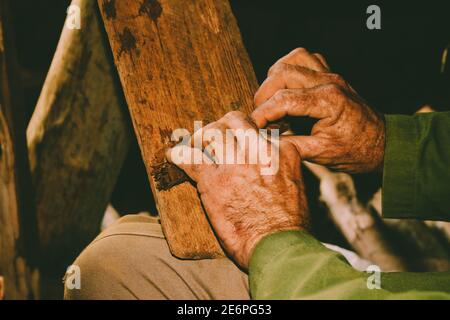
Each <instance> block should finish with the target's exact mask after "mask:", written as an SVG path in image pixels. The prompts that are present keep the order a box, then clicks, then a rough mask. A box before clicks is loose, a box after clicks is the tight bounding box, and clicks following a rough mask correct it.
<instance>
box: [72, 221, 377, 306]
mask: <svg viewBox="0 0 450 320" xmlns="http://www.w3.org/2000/svg"><path fill="white" fill-rule="evenodd" d="M326 246H327V247H329V248H330V249H332V250H335V251H338V252H340V253H342V254H343V255H344V256H345V257H346V258H347V260H348V261H349V262H350V264H352V265H353V267H355V268H356V269H359V270H365V269H366V268H367V266H368V265H370V262H368V261H365V260H363V259H361V258H359V257H358V256H356V255H355V254H354V253H352V252H350V251H347V250H345V249H342V248H339V247H336V246H333V245H327V244H326ZM74 265H75V266H78V267H79V270H80V280H81V281H80V284H81V288H80V289H68V288H67V287H68V286H67V285H66V290H65V294H64V296H65V298H66V299H171V300H172V299H178V300H179V299H187V300H191V299H201V300H204V299H222V300H229V299H250V295H249V288H248V277H247V275H246V274H245V273H244V272H242V271H241V270H239V268H237V267H236V266H235V265H234V263H233V262H232V261H231V260H229V259H227V258H222V259H214V260H180V259H177V258H175V257H173V256H172V255H171V254H170V251H169V248H168V246H167V243H166V240H165V239H164V235H163V233H162V230H161V226H160V224H159V223H158V222H157V220H156V219H155V218H150V217H148V216H143V215H129V216H125V217H123V218H121V219H119V220H118V221H117V222H115V223H114V224H113V225H112V226H110V227H109V228H107V229H106V230H105V231H104V232H102V233H101V234H100V235H99V236H98V237H97V238H96V239H95V240H94V241H93V242H92V243H91V244H90V245H89V246H88V247H87V248H86V249H85V250H84V251H83V252H82V253H81V255H80V256H79V257H78V258H77V260H76V261H75V262H74Z"/></svg>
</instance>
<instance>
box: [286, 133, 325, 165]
mask: <svg viewBox="0 0 450 320" xmlns="http://www.w3.org/2000/svg"><path fill="white" fill-rule="evenodd" d="M280 140H281V141H284V142H289V143H291V144H292V145H294V146H295V148H296V149H297V151H298V153H299V154H300V158H301V159H302V160H314V159H315V158H316V157H317V156H318V155H320V154H321V153H322V152H323V150H324V148H323V144H322V143H321V139H320V138H317V137H314V136H281V137H280Z"/></svg>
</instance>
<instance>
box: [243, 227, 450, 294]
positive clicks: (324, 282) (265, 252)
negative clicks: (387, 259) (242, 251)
mask: <svg viewBox="0 0 450 320" xmlns="http://www.w3.org/2000/svg"><path fill="white" fill-rule="evenodd" d="M380 276H381V281H380V286H381V289H369V286H370V285H369V286H368V283H369V284H373V283H374V274H373V273H366V272H360V271H357V270H355V269H353V268H352V267H351V266H350V265H349V264H348V262H347V261H346V260H345V258H344V257H343V256H341V255H340V254H339V253H337V252H334V251H332V250H329V249H327V248H326V247H325V246H323V245H322V244H321V243H320V242H319V241H317V240H316V239H314V238H313V237H312V236H311V235H309V234H308V233H306V232H298V231H285V232H279V233H274V234H272V235H269V236H267V237H265V238H264V239H262V240H261V241H260V242H259V243H258V245H257V246H256V248H255V251H254V253H253V255H252V258H251V261H250V267H249V281H250V293H251V296H252V298H253V299H450V292H449V291H450V272H440V273H385V274H383V273H382V274H381V275H380Z"/></svg>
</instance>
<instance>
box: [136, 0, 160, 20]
mask: <svg viewBox="0 0 450 320" xmlns="http://www.w3.org/2000/svg"><path fill="white" fill-rule="evenodd" d="M162 11H163V9H162V6H161V3H159V1H158V0H144V1H142V4H141V7H140V8H139V14H140V15H141V14H146V15H148V17H149V18H150V19H152V20H153V21H154V22H156V20H158V18H159V17H160V16H161V14H162Z"/></svg>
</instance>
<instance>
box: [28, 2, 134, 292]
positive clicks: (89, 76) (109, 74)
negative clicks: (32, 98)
mask: <svg viewBox="0 0 450 320" xmlns="http://www.w3.org/2000/svg"><path fill="white" fill-rule="evenodd" d="M72 4H73V5H77V6H79V7H80V10H81V23H82V24H81V29H80V30H77V29H70V28H67V27H64V29H63V31H62V34H61V38H60V41H59V43H58V47H57V49H56V52H55V56H54V58H53V61H52V64H51V66H50V70H49V72H48V75H47V78H46V80H45V83H44V86H43V89H42V92H41V95H40V97H39V100H38V103H37V105H36V109H35V111H34V113H33V116H32V118H31V121H30V124H29V126H28V130H27V139H28V147H29V153H30V164H31V169H32V177H33V184H34V186H35V190H36V197H35V198H36V207H37V217H38V225H39V237H40V245H41V247H42V257H41V261H42V265H41V267H42V269H43V270H45V271H46V273H50V274H51V275H55V276H56V274H57V277H56V278H55V279H57V281H58V284H60V279H61V277H62V275H63V274H64V272H65V270H66V268H67V266H68V265H70V264H71V263H72V262H73V259H74V258H75V257H76V256H77V255H78V254H79V253H80V252H81V250H82V249H83V248H84V247H85V246H86V245H87V244H88V243H89V242H90V241H91V240H92V239H93V238H94V237H95V236H96V235H97V234H98V233H99V232H100V225H101V220H102V217H103V214H104V212H105V209H106V207H107V205H108V202H109V201H110V197H111V193H112V191H113V188H114V186H115V183H116V180H117V178H118V175H119V172H120V170H121V167H122V164H123V161H124V159H125V156H126V153H127V151H128V146H129V142H130V137H131V135H132V129H131V126H130V124H129V118H128V115H127V108H126V106H125V101H124V99H123V96H122V92H121V89H120V82H119V79H118V78H117V73H116V71H115V68H114V63H113V61H112V57H111V55H110V50H109V45H108V40H107V39H106V35H105V34H104V30H103V27H102V23H101V17H100V14H99V12H98V6H97V3H96V2H95V1H92V0H74V1H72ZM59 287H60V288H61V286H60V285H59Z"/></svg>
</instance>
